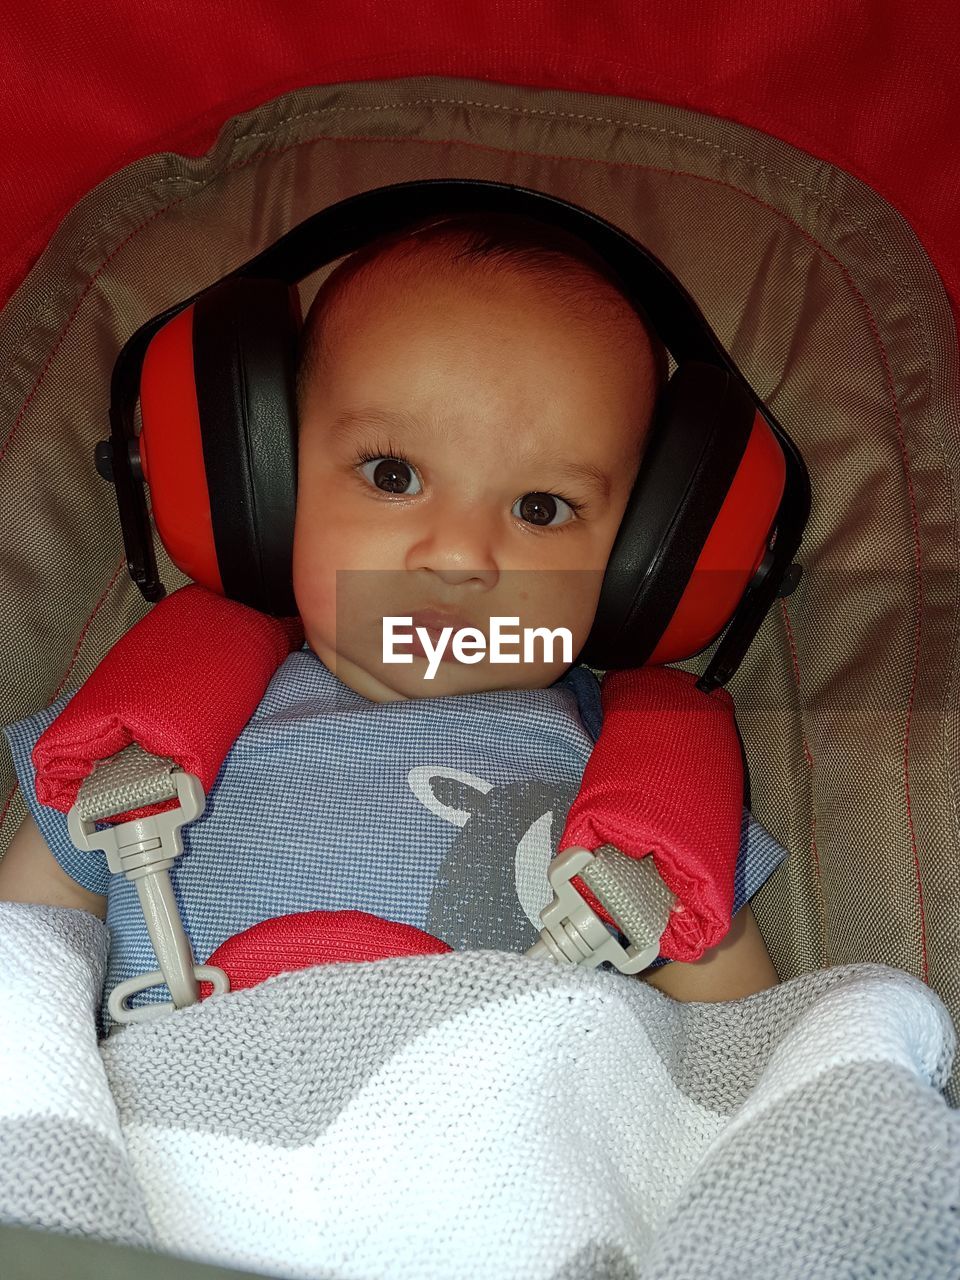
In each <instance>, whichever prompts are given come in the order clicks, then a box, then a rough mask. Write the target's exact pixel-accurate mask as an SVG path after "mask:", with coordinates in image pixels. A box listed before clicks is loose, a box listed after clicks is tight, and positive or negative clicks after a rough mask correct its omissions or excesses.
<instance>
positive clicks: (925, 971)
mask: <svg viewBox="0 0 960 1280" xmlns="http://www.w3.org/2000/svg"><path fill="white" fill-rule="evenodd" d="M867 323H868V324H869V325H870V328H871V330H872V331H873V333H874V337H875V338H876V339H877V346H878V349H879V352H880V359H881V360H882V361H883V368H884V373H885V374H886V378H887V384H888V386H889V387H890V396H891V399H892V401H893V411H894V416H895V418H896V424H897V443H898V445H899V447H900V455H901V457H902V459H903V470H904V478H905V480H906V483H907V494H908V497H909V501H910V523H911V527H912V530H913V546H914V569H915V573H916V579H917V609H916V619H915V625H914V633H913V670H912V671H911V673H910V693H909V701H908V704H907V722H906V725H905V727H904V739H903V782H904V790H905V794H906V804H907V827H908V829H909V832H910V849H911V852H912V854H913V868H914V874H915V875H916V878H917V907H918V910H919V913H920V963H921V975H920V976H921V977H922V978H923V980H924V982H926V981H927V978H928V976H929V966H928V957H927V914H926V909H925V905H924V896H923V881H922V879H921V877H920V858H919V854H918V852H917V832H916V828H915V826H914V823H913V804H912V797H911V794H910V730H911V727H912V724H913V707H914V702H915V700H916V692H917V673H918V671H919V668H920V646H921V640H922V634H923V572H922V563H921V557H920V523H919V520H918V518H917V506H916V500H915V494H914V490H913V479H912V476H911V474H910V457H909V455H908V453H907V442H906V439H905V437H904V434H903V421H902V419H901V417H900V405H899V402H898V400H897V395H896V390H895V389H894V385H893V370H892V369H891V368H890V363H889V361H888V359H887V352H886V348H885V347H884V345H883V342H882V341H881V340H880V335H879V332H878V331H877V330H876V328H875V325H874V320H873V315H872V314H871V313H870V312H869V311H868V312H867Z"/></svg>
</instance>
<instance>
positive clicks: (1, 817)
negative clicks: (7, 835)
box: [0, 782, 20, 861]
mask: <svg viewBox="0 0 960 1280" xmlns="http://www.w3.org/2000/svg"><path fill="white" fill-rule="evenodd" d="M19 785H20V784H19V783H18V782H15V783H14V784H13V790H12V791H11V792H10V794H9V795H8V796H7V803H6V804H5V805H4V806H3V810H2V811H0V827H2V826H3V824H4V821H5V820H6V816H7V812H8V811H9V809H10V806H11V805H12V804H13V797H14V796H15V795H16V794H17V788H18V787H19ZM0 861H2V859H0Z"/></svg>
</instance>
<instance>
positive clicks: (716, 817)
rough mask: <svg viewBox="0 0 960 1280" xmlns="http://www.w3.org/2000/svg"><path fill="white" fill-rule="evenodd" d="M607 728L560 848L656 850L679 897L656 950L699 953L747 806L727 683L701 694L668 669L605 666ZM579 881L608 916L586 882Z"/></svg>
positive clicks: (713, 939) (723, 927)
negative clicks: (679, 906) (678, 906)
mask: <svg viewBox="0 0 960 1280" xmlns="http://www.w3.org/2000/svg"><path fill="white" fill-rule="evenodd" d="M602 696H603V732H602V734H601V735H600V738H599V739H598V741H597V744H596V746H595V747H594V750H593V754H592V755H591V757H590V760H589V761H588V763H587V768H586V770H585V772H584V775H583V782H582V784H581V787H580V792H579V794H578V796H577V798H576V800H574V802H573V804H572V806H571V808H570V812H569V814H568V815H567V825H566V827H565V828H564V831H563V836H562V837H561V840H560V843H559V846H558V851H560V852H562V851H563V850H564V849H569V848H570V847H571V845H583V846H584V847H585V848H587V849H590V850H591V851H592V850H594V849H597V848H599V846H600V845H602V844H614V845H616V846H617V848H618V849H620V850H621V852H623V853H628V854H631V855H632V856H634V857H637V858H639V857H643V856H644V855H645V854H647V853H651V852H652V854H653V860H654V862H655V863H656V867H657V870H658V871H659V873H660V875H661V876H662V878H663V880H664V881H665V882H666V884H667V886H668V887H669V888H670V889H672V890H673V892H674V893H675V894H676V896H677V899H678V900H679V902H680V903H681V904H682V905H683V910H682V911H675V912H673V914H672V915H671V916H670V920H669V923H668V925H667V929H666V931H665V933H664V935H663V939H662V942H661V947H660V950H661V954H662V955H664V956H667V957H669V958H670V959H671V960H687V961H689V960H699V958H700V957H701V956H702V955H703V953H704V951H705V950H707V949H708V948H709V947H713V946H716V944H717V943H718V942H720V941H721V940H722V939H723V937H724V936H725V935H726V933H727V931H728V930H729V928H730V917H731V912H732V910H733V876H734V870H735V868H736V863H737V851H738V849H739V844H740V826H741V820H742V813H743V759H742V757H741V754H740V744H739V740H738V738H737V731H736V725H735V722H734V716H733V700H732V699H731V697H730V695H729V694H728V693H727V691H726V690H725V689H715V690H714V691H713V692H712V693H709V694H707V693H702V692H701V691H700V690H699V689H697V688H696V677H695V676H692V675H689V674H688V673H687V672H685V671H674V670H672V669H671V668H669V667H645V668H643V669H641V670H636V671H614V672H610V673H609V674H608V675H607V676H606V678H605V679H604V682H603V691H602ZM575 883H576V886H577V888H578V889H579V890H580V892H581V893H582V894H583V896H584V897H585V898H586V899H587V900H588V901H589V902H590V904H591V905H592V906H593V908H594V910H597V911H599V913H600V914H601V915H604V916H605V918H606V919H609V917H608V916H606V915H605V913H604V912H603V911H602V910H601V909H600V907H599V903H597V902H596V900H595V899H594V898H593V897H592V895H591V894H590V892H589V890H588V889H587V888H586V886H585V885H584V884H583V883H582V881H579V880H577V881H575Z"/></svg>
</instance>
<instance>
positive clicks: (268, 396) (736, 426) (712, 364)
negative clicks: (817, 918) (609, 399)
mask: <svg viewBox="0 0 960 1280" xmlns="http://www.w3.org/2000/svg"><path fill="white" fill-rule="evenodd" d="M458 211H470V212H472V213H477V212H484V211H486V212H492V213H496V212H500V211H507V212H515V213H521V214H524V215H525V216H528V217H532V218H534V219H537V220H540V221H543V222H545V223H546V224H548V225H552V226H559V227H561V228H565V229H566V230H568V231H571V232H572V233H573V234H575V235H577V236H579V237H580V238H581V239H582V240H584V241H585V242H586V243H587V244H588V245H589V246H591V247H592V248H593V249H594V251H596V252H598V253H599V254H600V255H601V257H602V258H604V259H605V261H606V262H607V264H608V265H609V267H610V269H611V270H612V271H613V273H614V274H615V275H616V276H617V277H618V278H619V280H620V282H621V284H622V285H623V288H624V292H625V294H626V296H627V297H629V298H630V299H631V300H632V301H633V302H634V305H635V306H636V307H637V309H638V312H640V313H641V314H645V315H646V317H647V320H648V322H649V323H650V326H651V328H652V329H653V330H654V331H655V332H656V333H657V334H658V336H659V337H660V339H661V340H662V341H663V343H664V345H665V346H666V347H667V349H668V350H669V351H670V353H671V354H672V355H673V357H674V359H675V360H676V362H677V366H678V367H677V372H676V373H675V374H674V376H673V378H672V379H671V380H670V383H669V384H668V387H667V389H666V391H665V392H664V393H663V395H662V396H661V397H660V400H659V403H658V407H657V414H656V420H655V423H654V426H653V428H652V430H651V438H650V441H649V444H648V446H647V449H646V452H645V456H644V459H643V462H642V464H641V467H640V471H639V473H638V476H637V479H636V482H635V485H634V489H633V492H632V494H631V497H630V501H629V503H628V505H627V508H626V510H625V514H624V517H623V520H622V522H621V528H620V530H619V532H618V536H617V539H616V542H615V544H614V547H613V551H612V554H611V557H610V560H609V563H608V566H607V569H606V572H605V575H604V579H603V583H602V587H601V592H600V598H599V605H598V610H597V616H596V620H595V623H594V626H593V628H592V630H591V633H590V636H589V638H588V640H587V644H586V645H585V646H584V649H583V651H582V653H581V655H580V657H581V658H582V659H583V660H585V661H587V662H590V663H592V664H593V665H595V666H599V667H604V668H617V667H629V666H637V665H640V664H641V663H643V662H670V661H675V660H679V659H682V658H687V657H691V656H693V655H694V654H695V653H697V652H699V651H700V650H702V649H703V648H705V647H706V646H707V645H709V644H710V643H711V642H712V641H713V640H714V639H715V638H716V637H717V636H718V635H719V634H720V632H721V631H723V632H724V635H723V638H722V639H721V641H720V643H719V645H718V646H717V650H716V652H715V653H714V655H713V656H712V657H711V660H710V664H709V666H708V668H707V670H706V671H705V672H704V674H703V676H701V677H700V681H699V682H698V683H699V684H700V686H701V687H702V688H713V687H715V686H716V685H717V684H720V683H723V682H725V681H726V680H728V679H729V678H730V676H731V675H732V673H733V672H734V671H735V670H736V667H737V665H738V663H739V662H740V660H741V659H742V657H743V654H744V653H745V652H746V648H747V646H748V645H749V643H750V641H751V639H752V638H753V636H754V635H755V634H756V631H757V629H758V628H759V626H760V624H761V622H762V620H763V617H764V615H765V613H766V612H767V610H768V609H769V608H770V606H771V604H772V602H773V600H774V598H775V597H776V595H777V594H783V593H785V591H787V590H791V589H792V587H793V585H795V583H796V580H797V571H798V566H792V565H791V561H792V558H793V556H794V554H795V552H796V550H797V548H798V546H799V544H800V539H801V537H802V534H803V528H804V525H805V524H806V521H807V518H808V516H809V511H810V484H809V477H808V475H807V471H806V467H805V466H804V463H803V459H802V457H801V456H800V454H799V452H798V451H797V448H796V446H795V445H794V443H793V441H792V440H791V439H790V437H789V436H788V435H787V434H786V432H785V431H784V430H783V428H782V427H780V426H779V425H778V424H777V422H776V421H775V419H774V418H773V416H772V415H771V414H770V413H769V411H768V410H767V409H766V408H765V407H763V406H762V405H761V404H760V403H759V401H758V400H757V398H756V396H755V395H754V393H753V392H752V391H751V389H750V387H749V386H748V385H747V383H746V382H745V380H744V379H743V375H742V374H741V373H740V372H739V370H738V369H737V368H736V366H735V365H734V363H733V361H732V360H731V359H730V357H729V355H728V354H727V352H726V351H725V350H724V349H723V346H722V344H721V343H720V342H719V340H718V339H717V337H716V335H715V334H714V333H713V332H712V330H711V329H710V327H709V325H708V324H707V322H706V320H705V319H704V317H703V315H702V314H701V313H700V311H699V309H698V308H697V306H696V303H695V302H694V301H693V299H692V298H691V297H690V296H689V294H688V293H687V292H686V290H685V289H684V288H683V286H682V285H681V284H680V283H679V281H677V280H676V278H675V277H674V276H672V275H671V273H670V272H669V271H668V270H667V268H666V267H665V266H664V264H663V263H662V262H660V261H659V259H657V258H656V257H655V256H654V255H653V254H651V253H650V252H649V251H648V250H646V249H645V248H644V247H643V246H642V245H640V244H638V243H637V242H636V241H634V240H632V239H631V238H630V237H629V236H627V235H626V234H625V233H624V232H622V231H620V230H619V229H618V228H617V227H615V226H613V225H612V224H611V223H607V222H605V221H604V220H603V219H601V218H598V217H597V216H596V215H594V214H592V213H589V212H588V211H587V210H585V209H581V208H578V207H577V206H576V205H572V204H570V203H569V202H567V201H564V200H561V199H559V198H558V197H555V196H550V195H547V194H546V193H544V192H537V191H532V190H528V189H526V188H522V187H514V186H507V185H505V184H502V183H493V182H484V181H480V180H474V179H453V180H448V179H434V180H425V181H418V182H408V183H398V184H395V185H393V186H389V187H381V188H378V189H376V190H373V191H367V192H362V193H360V194H359V195H355V196H351V197H349V198H348V199H346V200H342V201H339V202H338V203H337V204H335V205H331V206H330V207H329V208H327V209H324V210H321V211H320V212H319V213H316V214H314V215H313V216H312V217H310V218H308V219H307V220H306V221H305V222H303V223H300V224H299V225H298V226H296V227H294V228H292V229H291V230H290V231H288V232H287V233H286V235H284V236H283V237H281V239H280V240H278V241H277V242H276V243H274V244H272V245H270V246H269V247H268V248H266V249H265V250H264V251H263V252H262V253H261V254H259V255H258V256H257V257H256V258H253V259H251V260H250V261H249V262H248V263H246V264H244V265H243V266H242V267H240V268H238V270H237V271H236V272H235V273H234V274H233V275H231V276H229V277H226V278H225V279H224V280H222V281H220V282H219V283H218V284H216V285H213V286H212V287H211V288H209V289H207V290H205V291H203V292H202V293H200V294H198V295H195V296H194V297H193V298H190V299H187V300H186V301H184V302H181V303H179V304H176V305H175V306H173V307H171V308H170V309H168V310H167V311H166V312H164V313H163V314H162V315H159V316H155V317H154V318H153V319H152V320H150V321H148V322H147V323H146V324H144V325H142V326H141V327H140V328H139V329H138V330H137V331H136V332H135V333H134V334H133V335H132V336H131V337H130V338H129V339H128V340H127V342H126V344H125V345H124V347H123V349H122V351H121V352H120V354H119V356H118V358H117V361H116V363H115V365H114V369H113V374H112V377H111V395H110V428H111V435H110V440H109V441H101V442H99V443H98V445H97V448H96V453H95V460H96V465H97V468H98V470H99V471H100V473H101V475H103V476H104V478H105V479H107V480H110V481H111V482H112V483H113V484H114V486H115V489H116V497H117V505H118V510H119V514H120V522H121V527H122V529H123V537H124V546H125V548H126V552H127V564H128V567H129V570H130V574H131V577H132V578H133V580H134V581H135V582H136V583H137V585H138V586H139V588H140V590H141V592H142V593H143V595H144V597H145V598H146V599H148V600H157V599H159V598H161V597H162V595H163V593H164V588H163V584H162V583H161V581H160V579H159V576H158V574H157V567H156V559H155V556H154V554H153V542H152V533H151V529H150V521H149V517H148V512H147V506H146V501H145V497H144V491H143V484H142V483H141V480H142V478H143V473H144V472H145V473H146V479H147V481H148V483H150V487H151V496H152V499H153V507H154V515H155V518H156V523H157V525H158V529H159V533H160V536H161V538H162V540H163V542H164V544H165V545H166V547H167V550H168V552H169V553H170V555H171V556H172V558H173V559H174V561H175V562H176V563H177V564H178V565H179V566H180V567H181V568H182V569H183V570H184V571H185V572H186V573H187V574H189V576H191V577H192V578H194V580H195V581H198V582H202V583H204V584H205V585H207V586H209V587H211V588H212V589H213V590H217V591H222V592H223V593H224V594H226V595H228V596H230V597H232V598H233V599H236V600H239V601H242V602H243V603H245V604H249V605H251V606H252V607H254V608H258V609H261V610H265V611H267V612H270V613H273V614H279V615H283V614H291V613H293V612H295V607H296V606H295V601H294V597H293V590H292V574H291V566H292V546H293V529H294V514H295V501H296V449H297V423H296V399H295V361H296V354H297V346H298V336H299V330H300V327H301V318H300V313H299V300H298V296H297V291H296V282H297V281H299V280H301V279H304V278H306V277H307V276H308V275H310V274H312V273H313V272H314V271H316V270H318V269H319V268H320V267H322V266H324V265H327V264H328V263H330V262H334V261H336V260H337V259H339V258H342V257H345V256H347V255H348V254H350V253H352V252H354V251H355V250H356V249H359V248H361V247H363V246H364V245H366V244H367V243H369V242H370V241H371V240H372V239H374V238H375V237H376V236H379V235H382V234H386V233H390V232H396V231H403V230H404V229H405V228H412V227H415V226H417V225H419V224H420V222H421V221H422V219H423V218H424V217H425V216H429V217H432V216H440V215H443V216H447V215H449V214H453V213H456V212H458ZM138 395H139V397H140V401H141V417H142V422H143V435H142V436H141V437H140V439H139V440H138V438H137V436H136V431H135V421H134V406H135V403H136V400H137V397H138ZM783 584H786V587H785V590H784V591H783V592H781V587H782V586H783Z"/></svg>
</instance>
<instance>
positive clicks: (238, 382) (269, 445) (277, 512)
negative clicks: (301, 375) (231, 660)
mask: <svg viewBox="0 0 960 1280" xmlns="http://www.w3.org/2000/svg"><path fill="white" fill-rule="evenodd" d="M299 331H300V307H299V300H298V297H297V291H296V288H295V287H291V286H290V285H288V284H286V283H285V282H284V281H281V280H257V279H249V278H238V277H231V278H229V279H227V280H224V281H222V282H221V283H219V284H217V285H214V286H213V288H211V289H209V290H208V291H207V292H206V293H203V294H201V295H200V297H198V298H197V301H196V303H195V306H194V321H193V362H194V373H195V376H196V382H197V405H198V408H199V412H200V427H201V431H202V435H203V461H204V466H205V468H206V473H207V488H208V491H209V494H210V513H211V517H212V521H213V538H214V545H215V547H216V551H217V560H218V563H219V567H220V576H221V580H222V582H223V588H224V592H225V594H226V595H227V596H229V597H230V598H231V599H233V600H239V601H240V602H241V603H243V604H247V605H250V606H251V608H254V609H260V610H262V611H263V612H265V613H270V614H273V615H274V616H276V617H284V616H288V615H292V614H295V613H296V611H297V608H296V603H295V601H294V598H293V573H292V564H293V528H294V517H295V513H296V497H297V402H296V356H297V339H298V336H299Z"/></svg>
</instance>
